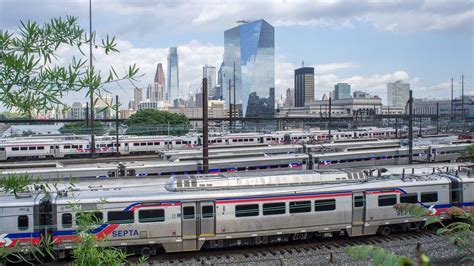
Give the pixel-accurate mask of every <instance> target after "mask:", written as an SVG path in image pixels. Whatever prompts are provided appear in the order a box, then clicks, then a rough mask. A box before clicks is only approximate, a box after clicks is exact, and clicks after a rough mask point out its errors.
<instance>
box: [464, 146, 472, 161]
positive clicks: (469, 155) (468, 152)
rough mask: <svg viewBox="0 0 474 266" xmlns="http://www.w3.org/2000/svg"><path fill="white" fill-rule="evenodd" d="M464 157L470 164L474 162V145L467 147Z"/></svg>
mask: <svg viewBox="0 0 474 266" xmlns="http://www.w3.org/2000/svg"><path fill="white" fill-rule="evenodd" d="M464 156H465V157H466V159H467V160H468V161H469V162H474V144H471V145H469V146H467V148H466V150H465V151H464Z"/></svg>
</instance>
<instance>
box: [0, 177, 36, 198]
mask: <svg viewBox="0 0 474 266" xmlns="http://www.w3.org/2000/svg"><path fill="white" fill-rule="evenodd" d="M31 183H32V179H31V177H30V176H29V175H24V174H11V175H8V176H6V177H3V178H0V190H2V191H4V192H5V193H13V195H15V197H17V196H18V193H21V192H27V191H29V188H28V186H29V185H31Z"/></svg>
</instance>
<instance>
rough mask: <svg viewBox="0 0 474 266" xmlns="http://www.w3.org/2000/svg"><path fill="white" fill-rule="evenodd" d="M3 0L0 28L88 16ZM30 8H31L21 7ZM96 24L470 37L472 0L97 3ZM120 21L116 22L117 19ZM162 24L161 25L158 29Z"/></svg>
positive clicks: (69, 8) (72, 6)
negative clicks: (364, 26)
mask: <svg viewBox="0 0 474 266" xmlns="http://www.w3.org/2000/svg"><path fill="white" fill-rule="evenodd" d="M60 3H61V4H60V5H58V2H57V1H55V0H48V1H40V2H38V1H35V0H23V1H22V5H18V4H17V1H16V0H3V1H2V3H1V4H0V5H2V6H1V7H2V10H10V11H9V12H3V13H2V16H3V17H4V18H3V19H2V24H5V26H6V27H7V28H9V27H10V26H11V25H17V23H18V19H19V18H31V19H38V18H44V19H47V18H49V17H51V16H52V15H53V16H56V15H64V13H65V12H66V13H67V14H72V15H76V16H80V17H87V4H88V3H87V1H60ZM24 6H29V7H30V8H23V7H24ZM93 7H94V10H93V12H94V16H95V18H96V20H100V19H101V18H102V17H103V18H105V19H107V20H113V22H112V23H105V24H108V25H107V26H106V27H107V28H106V29H105V30H107V32H117V33H124V34H143V33H155V34H156V33H162V34H166V33H168V32H169V29H170V27H173V31H175V32H178V31H182V32H189V31H193V32H196V31H208V30H212V29H223V28H224V29H225V28H229V27H230V26H235V21H236V20H240V19H246V20H253V19H259V18H265V19H267V20H268V21H269V22H270V23H272V24H273V25H275V26H295V25H296V26H302V25H303V26H318V27H353V25H354V24H356V23H359V22H366V23H369V24H372V25H374V26H375V27H377V28H378V29H380V30H383V31H401V32H417V31H451V32H453V31H454V32H464V33H468V34H472V32H473V27H472V25H473V21H474V9H473V4H472V1H471V0H447V1H442V0H441V1H440V0H437V1H432V0H403V1H389V0H387V1H343V0H337V1H327V0H321V1H317V0H295V1H292V0H283V1H282V0H273V1H242V0H227V1H214V0H204V1H198V0H194V1H186V0H165V1H163V0H161V1H160V0H148V1H129V0H116V1H107V0H96V1H93ZM117 18H118V19H117ZM157 26H159V27H157Z"/></svg>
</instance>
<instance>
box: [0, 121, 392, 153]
mask: <svg viewBox="0 0 474 266" xmlns="http://www.w3.org/2000/svg"><path fill="white" fill-rule="evenodd" d="M396 137H397V136H396V133H395V130H394V129H386V128H368V129H367V128H366V129H362V130H357V131H332V133H331V140H333V141H339V140H350V139H373V138H377V139H391V138H396ZM329 139H330V137H329V132H328V131H324V130H322V131H309V132H296V131H279V132H275V133H271V134H266V133H241V134H214V135H211V136H209V145H210V146H211V147H212V146H229V147H231V146H243V145H252V144H262V143H266V144H300V143H303V142H324V141H328V140H329ZM201 145H202V137H201V136H199V135H186V136H181V137H174V136H120V137H119V143H118V145H117V141H116V138H115V136H98V137H96V139H95V152H96V153H97V154H100V155H113V154H116V152H117V150H118V152H119V153H120V154H121V155H128V154H144V153H158V152H160V151H164V150H180V149H190V148H193V147H199V146H201ZM90 150H91V148H90V141H89V138H88V137H87V136H70V135H68V136H64V137H61V136H50V137H49V136H45V137H44V138H39V137H37V136H34V137H18V138H7V139H0V161H6V160H21V159H35V158H37V159H45V158H68V157H80V156H87V155H89V154H90Z"/></svg>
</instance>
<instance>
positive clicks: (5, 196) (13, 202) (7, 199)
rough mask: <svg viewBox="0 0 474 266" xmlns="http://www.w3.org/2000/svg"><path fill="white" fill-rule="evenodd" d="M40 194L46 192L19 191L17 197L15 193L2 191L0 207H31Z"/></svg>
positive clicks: (0, 193)
mask: <svg viewBox="0 0 474 266" xmlns="http://www.w3.org/2000/svg"><path fill="white" fill-rule="evenodd" d="M40 195H44V193H43V192H38V191H31V192H29V191H28V192H19V193H18V196H17V197H15V196H14V195H13V193H5V192H0V208H8V207H31V206H33V205H34V204H35V202H36V201H37V200H38V199H39V196H40Z"/></svg>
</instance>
